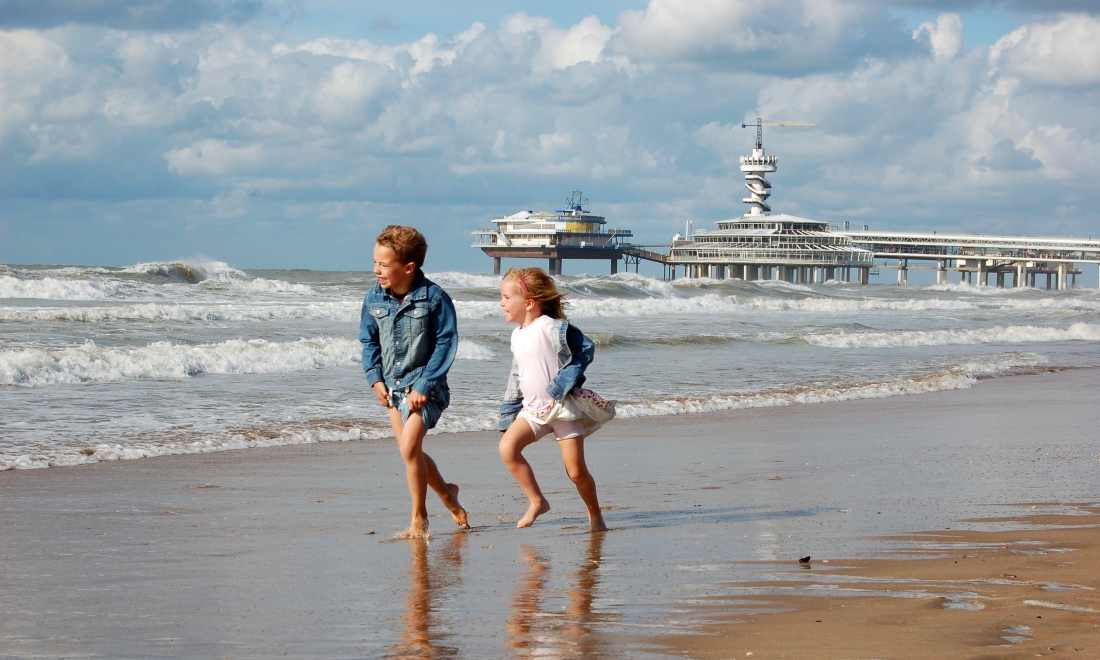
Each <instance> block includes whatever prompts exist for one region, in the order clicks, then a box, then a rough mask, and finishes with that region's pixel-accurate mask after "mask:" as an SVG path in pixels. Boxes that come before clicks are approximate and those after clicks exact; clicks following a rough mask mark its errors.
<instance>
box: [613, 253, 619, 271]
mask: <svg viewBox="0 0 1100 660" xmlns="http://www.w3.org/2000/svg"><path fill="white" fill-rule="evenodd" d="M618 272H619V258H618V257H615V258H614V259H612V260H611V274H612V275H615V274H617V273H618Z"/></svg>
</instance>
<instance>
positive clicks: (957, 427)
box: [0, 369, 1100, 658]
mask: <svg viewBox="0 0 1100 660" xmlns="http://www.w3.org/2000/svg"><path fill="white" fill-rule="evenodd" d="M1098 386H1100V370H1096V369H1081V370H1068V371H1060V372H1052V373H1038V374H1031V375H1020V376H1014V377H1007V378H998V379H990V380H985V381H981V382H980V383H979V384H978V385H977V386H976V387H974V388H972V389H964V390H953V391H944V392H936V393H930V394H923V395H917V396H903V397H890V398H882V399H873V400H862V401H845V402H833V403H824V404H811V405H795V406H787V407H777V408H765V409H750V410H741V411H733V412H726V413H708V414H698V415H681V416H666V417H651V418H635V419H629V420H617V421H615V422H613V423H612V424H610V425H608V426H607V427H606V428H605V429H604V430H602V431H601V432H600V433H599V434H598V435H596V436H595V437H594V438H592V439H591V440H590V441H589V442H588V443H587V447H586V454H587V456H588V462H589V466H590V468H591V469H592V472H593V474H594V475H595V477H596V479H597V481H598V484H599V488H600V497H601V502H602V503H603V504H604V505H605V509H606V514H605V515H606V518H607V522H608V525H609V526H610V527H611V531H610V532H608V533H606V534H601V535H595V536H593V535H590V534H588V533H587V532H586V531H585V524H584V523H585V520H584V515H583V507H582V506H581V503H580V500H579V498H578V497H577V495H576V493H575V491H574V490H573V487H572V484H571V483H570V482H569V481H568V479H567V478H566V477H565V475H564V473H563V469H562V467H561V462H560V455H559V453H558V451H557V448H556V447H554V446H553V445H552V444H550V443H548V442H546V441H543V442H540V443H539V444H538V445H536V446H534V447H532V448H531V449H530V450H529V451H528V455H529V457H530V459H531V462H532V464H533V465H534V467H535V469H536V471H537V472H538V474H539V476H540V479H541V481H542V482H543V484H544V488H545V490H546V491H547V495H548V497H549V498H550V501H551V503H552V505H553V510H552V511H551V512H550V513H548V514H546V515H545V516H544V517H543V518H541V519H540V520H539V521H538V523H537V525H536V526H535V527H534V528H532V529H529V530H516V529H515V528H514V525H515V521H516V519H517V518H518V517H519V516H520V515H521V514H522V513H523V510H524V500H523V498H522V494H521V492H520V491H519V489H518V487H517V486H516V485H515V484H514V483H513V482H512V481H511V479H510V477H509V475H508V474H507V472H506V471H505V469H504V468H503V466H502V465H501V464H500V461H499V459H498V458H497V456H496V441H497V438H498V436H497V434H495V433H464V434H455V435H449V436H432V437H430V438H429V440H428V442H427V444H426V447H427V450H428V451H429V453H431V454H432V455H433V457H434V458H435V459H436V460H437V462H438V463H439V464H440V466H441V467H442V468H443V471H444V475H445V476H446V477H447V478H448V479H450V480H452V481H455V482H457V483H458V484H460V486H461V487H462V493H461V498H462V501H463V504H464V505H465V506H466V507H467V509H468V511H469V513H470V518H471V522H472V524H473V525H474V528H473V529H472V530H471V531H470V532H468V533H454V531H453V526H452V525H451V523H450V519H449V516H446V515H443V516H440V515H439V514H443V513H445V512H444V511H443V509H442V507H441V506H440V505H439V504H438V502H437V501H435V500H430V501H429V509H430V510H431V512H432V514H433V518H432V523H431V524H432V531H433V535H434V538H433V539H432V540H431V541H430V542H409V541H391V540H389V539H390V537H392V535H393V534H394V532H395V531H397V530H399V529H400V528H401V527H402V526H403V525H404V524H406V523H407V515H408V511H407V507H408V499H407V493H406V490H405V483H404V475H403V466H402V464H401V462H400V459H399V457H398V455H397V452H396V451H395V449H394V447H393V446H392V443H391V442H387V441H381V440H372V441H356V442H340V443H321V444H311V445H297V446H286V447H274V448H266V449H248V450H243V451H229V452H218V453H211V454H201V455H186V456H168V457H160V458H151V459H142V460H136V461H117V462H106V463H100V464H96V465H89V466H82V467H76V468H50V469H46V470H12V471H7V472H3V473H0V530H2V533H0V565H2V566H3V569H4V570H3V571H2V574H0V656H3V657H39V658H41V657H72V656H77V655H79V656H90V657H103V656H105V657H185V656H186V657H195V656H200V657H238V658H239V657H270V656H276V655H278V656H292V657H293V656H321V657H363V656H396V657H402V656H406V657H407V656H413V657H417V656H424V657H427V656H453V657H504V656H510V655H536V654H538V655H549V656H551V657H555V656H556V657H562V656H569V657H661V656H668V655H676V656H683V655H687V656H691V657H746V656H748V654H750V653H751V654H752V656H749V657H787V658H816V657H837V658H841V657H843V658H871V657H877V658H886V657H898V658H904V657H961V658H970V657H975V658H977V657H991V658H1002V657H1004V658H1008V657H1034V656H1035V655H1037V654H1041V655H1047V654H1053V655H1057V656H1063V655H1068V656H1069V657H1081V658H1084V657H1100V632H1098V631H1100V628H1097V625H1098V624H1100V598H1098V597H1097V595H1096V594H1097V593H1098V592H1097V591H1096V589H1097V588H1100V579H1097V578H1096V577H1095V573H1094V571H1092V570H1090V568H1091V567H1092V566H1095V565H1096V561H1095V560H1096V559H1097V552H1098V550H1097V543H1096V540H1097V538H1098V537H1097V528H1096V522H1095V521H1096V520H1097V519H1096V517H1095V515H1096V513H1097V512H1098V511H1100V509H1098V508H1097V506H1096V503H1097V502H1098V501H1100V492H1098V491H1100V439H1098V437H1097V433H1096V427H1097V421H1098V419H1100V414H1098V413H1097V412H1096V410H1097V407H1096V395H1095V392H1096V391H1097V387H1098ZM807 555H809V556H811V561H810V564H809V565H810V568H808V569H807V568H803V567H802V565H800V564H799V563H798V558H799V557H803V556H807ZM956 562H957V563H956ZM1039 617H1041V618H1039Z"/></svg>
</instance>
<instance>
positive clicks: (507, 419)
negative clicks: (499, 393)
mask: <svg viewBox="0 0 1100 660" xmlns="http://www.w3.org/2000/svg"><path fill="white" fill-rule="evenodd" d="M521 410H523V392H522V391H520V389H519V369H517V368H516V361H515V360H514V359H513V360H512V371H511V373H509V374H508V386H507V388H506V389H505V390H504V400H503V401H501V404H500V418H499V419H498V420H497V430H498V431H507V430H508V427H509V426H511V425H512V422H514V421H516V417H517V416H518V415H519V412H520V411H521Z"/></svg>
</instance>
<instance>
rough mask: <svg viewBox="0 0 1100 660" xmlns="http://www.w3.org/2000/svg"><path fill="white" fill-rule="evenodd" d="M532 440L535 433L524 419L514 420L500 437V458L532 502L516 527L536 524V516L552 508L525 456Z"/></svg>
mask: <svg viewBox="0 0 1100 660" xmlns="http://www.w3.org/2000/svg"><path fill="white" fill-rule="evenodd" d="M532 442H535V434H534V432H532V431H531V427H530V426H529V425H528V424H527V421H526V420H523V419H517V420H516V421H514V422H512V425H511V426H509V427H508V430H507V431H505V432H504V436H503V437H501V439H500V446H499V449H500V460H502V461H504V466H505V467H506V468H508V471H509V472H511V473H512V476H513V477H514V478H515V480H516V482H517V483H519V487H520V488H522V489H523V493H524V494H525V495H527V500H528V501H529V502H530V506H528V507H527V512H526V513H524V514H523V517H522V518H520V519H519V522H517V523H516V527H530V526H531V525H533V524H535V518H538V517H539V516H541V515H542V514H544V513H546V512H547V511H549V510H550V502H549V501H548V500H547V499H546V498H545V497H544V496H543V494H542V489H540V488H539V482H538V481H535V471H534V470H532V469H531V464H530V463H528V462H527V459H526V458H524V457H523V450H524V448H525V447H527V445H529V444H531V443H532Z"/></svg>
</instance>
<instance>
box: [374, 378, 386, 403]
mask: <svg viewBox="0 0 1100 660" xmlns="http://www.w3.org/2000/svg"><path fill="white" fill-rule="evenodd" d="M374 395H375V396H377V397H378V403H381V404H382V407H383V408H389V407H390V391H389V390H388V389H386V383H385V382H384V381H381V380H380V381H378V382H377V383H375V384H374Z"/></svg>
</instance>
